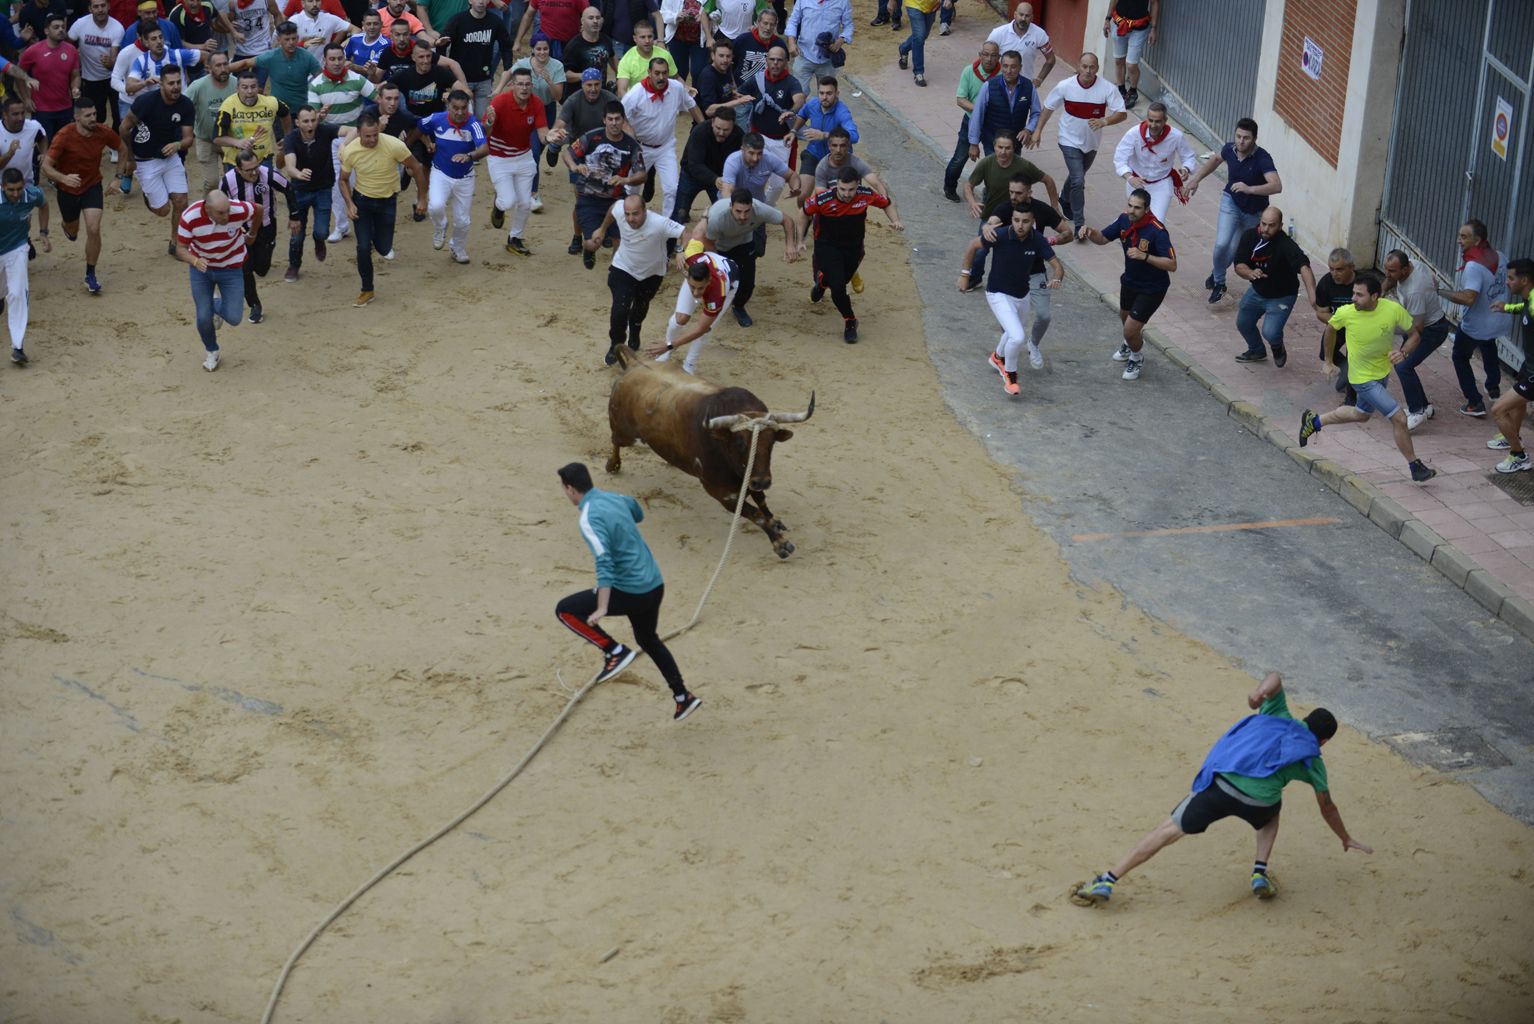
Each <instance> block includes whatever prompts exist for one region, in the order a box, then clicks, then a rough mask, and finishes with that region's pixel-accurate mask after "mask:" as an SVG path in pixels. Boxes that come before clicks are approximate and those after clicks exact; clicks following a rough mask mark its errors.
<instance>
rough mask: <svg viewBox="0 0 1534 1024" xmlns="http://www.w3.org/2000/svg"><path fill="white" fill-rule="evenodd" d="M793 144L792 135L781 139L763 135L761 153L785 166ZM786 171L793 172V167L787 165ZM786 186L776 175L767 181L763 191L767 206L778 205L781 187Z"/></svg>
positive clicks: (781, 191)
mask: <svg viewBox="0 0 1534 1024" xmlns="http://www.w3.org/2000/svg"><path fill="white" fill-rule="evenodd" d="M793 142H794V137H793V136H792V135H785V136H783V137H782V138H781V139H769V138H767V137H766V136H765V135H764V136H762V152H763V153H771V154H772V155H773V156H775V157H777V158H778V159H779V160H781V161H783V162H784V163H785V164H787V163H788V154H789V151H790V150H791V149H792V148H793ZM788 169H789V170H790V171H793V165H792V164H789V168H788ZM786 184H788V183H787V182H786V181H784V180H783V179H782V178H780V177H778V176H777V175H776V174H774V175H773V176H772V177H770V178H768V179H767V187H766V189H765V190H764V191H765V192H766V197H765V198H766V200H767V205H768V206H777V205H778V197H779V196H781V195H782V194H783V186H784V185H786Z"/></svg>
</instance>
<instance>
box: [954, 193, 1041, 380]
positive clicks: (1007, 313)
mask: <svg viewBox="0 0 1534 1024" xmlns="http://www.w3.org/2000/svg"><path fill="white" fill-rule="evenodd" d="M982 246H984V247H985V248H987V249H992V250H994V251H995V253H996V262H995V263H994V264H993V265H992V266H991V276H990V278H989V280H987V281H986V290H985V299H986V302H987V303H989V304H990V307H991V315H993V316H994V317H996V322H997V323H998V324H1000V325H1001V338H1000V339H999V340H998V341H997V342H996V350H995V351H994V352H992V353H991V355H990V364H991V367H992V368H993V369H994V370H995V371H996V372H997V373H999V374H1001V387H1002V390H1003V391H1005V392H1006V393H1007V394H1009V395H1016V394H1017V393H1018V392H1019V390H1021V389H1020V388H1019V387H1018V384H1017V353H1018V351H1019V350H1020V349H1022V347H1023V345H1024V344H1026V345H1027V346H1028V360H1029V363H1030V364H1031V365H1032V366H1033V367H1034V369H1039V368H1041V367H1043V365H1044V357H1043V355H1041V354H1040V353H1039V348H1038V345H1036V344H1035V343H1034V342H1033V341H1032V340H1031V339H1030V338H1029V337H1028V329H1027V326H1026V325H1027V323H1028V293H1029V290H1030V285H1031V283H1032V281H1033V275H1034V273H1035V272H1036V271H1037V270H1039V269H1041V268H1042V267H1044V266H1045V265H1046V264H1047V265H1048V266H1049V268H1050V269H1051V270H1052V271H1053V273H1052V274H1051V275H1050V276H1049V280H1048V281H1047V282H1045V285H1044V287H1045V288H1059V287H1060V282H1061V281H1062V280H1064V279H1065V267H1064V265H1062V264H1061V262H1060V259H1059V257H1057V256H1056V255H1055V250H1054V249H1053V248H1052V247H1051V246H1050V244H1049V243H1048V242H1047V241H1045V240H1044V236H1043V235H1042V234H1040V233H1039V232H1037V231H1035V230H1034V224H1033V211H1032V210H1030V209H1028V207H1027V206H1024V205H1021V204H1020V205H1018V206H1015V207H1013V208H1012V216H1011V220H1010V223H1009V224H1008V226H1006V227H1003V228H1001V229H999V230H997V231H996V232H995V233H994V235H993V236H992V237H991V238H989V239H987V238H985V237H981V238H977V239H975V240H974V241H972V242H970V243H969V249H968V250H967V251H966V252H965V253H964V260H963V266H961V267H960V268H959V291H961V292H962V291H968V290H969V289H968V286H969V267H970V263H971V262H972V261H973V260H974V258H975V254H976V253H977V252H979V251H980V249H981V247H982Z"/></svg>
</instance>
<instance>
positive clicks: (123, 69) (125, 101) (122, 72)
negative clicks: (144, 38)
mask: <svg viewBox="0 0 1534 1024" xmlns="http://www.w3.org/2000/svg"><path fill="white" fill-rule="evenodd" d="M143 54H144V51H143V50H140V49H139V48H138V44H137V43H131V44H129V45H127V46H124V47H123V48H122V49H121V50H120V51H118V54H117V60H116V62H115V63H114V64H113V65H112V88H114V89H116V90H117V103H118V107H117V112H118V113H119V114H126V113H127V112H128V108H129V107H131V106H133V97H132V96H129V95H128V69H129V68H131V67H132V66H133V62H134V61H135V60H137V59H138V58H139V57H140V56H142V55H143Z"/></svg>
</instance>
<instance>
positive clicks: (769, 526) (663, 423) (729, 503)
mask: <svg viewBox="0 0 1534 1024" xmlns="http://www.w3.org/2000/svg"><path fill="white" fill-rule="evenodd" d="M617 354H618V357H619V362H620V363H621V364H622V366H623V376H621V377H619V378H618V381H617V383H615V384H614V385H613V392H612V397H611V398H609V399H608V402H607V418H608V422H609V424H610V426H611V427H612V434H613V454H612V458H610V459H608V460H607V471H608V472H609V473H616V472H618V470H619V469H621V468H622V466H623V459H622V453H621V450H622V449H624V448H627V447H629V446H630V445H632V444H634V443H635V442H636V441H643V442H644V443H645V444H647V445H649V446H650V450H651V451H653V452H655V454H657V455H659V456H660V457H661V458H663V459H665V460H666V461H667V462H669V463H671V464H672V465H673V466H675V467H676V468H677V469H680V470H682V471H683V472H686V473H690V474H692V475H693V476H695V477H697V478H698V479H699V480H700V481H702V483H703V489H704V490H705V491H707V492H708V493H709V494H710V495H711V496H712V497H713V498H714V500H716V501H718V502H719V504H721V505H723V506H724V507H725V508H726V509H728V510H729V511H730V512H732V513H733V512H734V511H735V503H736V501H737V500H739V497H740V488H741V485H742V478H743V477H744V475H745V470H746V458H747V455H748V454H749V451H750V447H751V428H752V426H753V424H756V423H760V424H761V429H760V431H759V432H758V434H757V442H756V459H755V461H754V462H753V463H752V464H751V479H750V480H749V481H746V482H745V483H746V495H747V498H746V501H745V502H744V503H743V504H742V506H741V515H743V516H745V517H746V518H747V519H750V520H751V521H752V522H753V523H755V524H756V525H757V526H760V527H761V528H762V531H763V532H764V533H766V534H767V539H768V540H770V541H771V542H772V549H773V550H774V551H776V552H777V553H778V557H779V558H787V557H788V556H789V555H790V554H792V553H793V550H794V545H793V544H792V543H791V542H790V541H789V539H788V537H787V527H785V526H784V525H783V522H782V520H780V519H778V518H777V517H776V516H774V515H773V514H772V513H771V512H770V511H768V509H767V501H766V495H765V493H764V492H765V491H766V490H767V488H769V487H771V486H772V446H773V444H774V443H776V442H778V441H787V440H788V439H789V438H790V437H793V436H794V432H793V431H792V430H788V429H785V428H784V426H783V424H786V423H801V422H803V421H804V420H807V419H809V418H810V415H811V414H812V413H814V411H815V396H814V394H811V395H810V407H809V408H808V409H807V410H805V411H804V412H792V413H783V412H769V411H768V410H767V406H766V405H764V404H763V403H762V400H761V399H759V398H757V397H756V396H755V395H753V394H752V393H751V392H749V391H747V390H746V389H745V388H727V387H721V386H720V385H718V384H711V383H709V382H708V381H706V380H702V379H700V378H698V377H694V376H693V375H692V374H690V373H687V372H686V371H684V370H682V369H681V368H680V367H678V366H677V365H676V364H675V363H651V362H640V361H638V360H637V359H636V358H635V357H633V356H631V355H629V353H628V352H627V351H626V350H625V349H624V346H622V345H619V346H618V350H617Z"/></svg>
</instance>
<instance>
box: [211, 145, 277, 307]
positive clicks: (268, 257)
mask: <svg viewBox="0 0 1534 1024" xmlns="http://www.w3.org/2000/svg"><path fill="white" fill-rule="evenodd" d="M218 187H219V189H220V191H222V192H223V193H224V194H225V195H226V196H228V197H229V198H230V199H238V200H240V201H241V202H245V203H249V204H250V205H251V206H254V207H255V208H256V215H255V216H254V217H252V218H251V221H250V229H249V238H248V240H247V241H248V244H249V249H248V251H247V253H246V257H245V263H244V266H243V267H242V268H241V269H242V271H243V281H244V288H245V304H246V305H247V306H249V307H250V322H251V323H253V324H258V323H260V322H261V321H262V320H263V319H265V314H263V313H262V312H261V292H260V291H259V290H258V285H257V281H256V278H258V277H265V276H266V273H267V271H269V270H271V269H272V253H273V251H275V250H276V248H277V196H278V195H279V194H281V195H282V196H283V197H284V198H285V199H286V200H287V202H286V203H285V205H289V206H291V205H292V192H290V191H289V189H288V179H287V178H285V177H283V176H282V173H281V172H279V171H275V170H273V169H272V168H271V167H269V166H267V164H266V163H265V162H264V161H263V160H262V159H261V158H260V157H258V156H257V155H256V154H254V153H252V152H250V151H249V150H241V151H240V155H239V156H237V157H235V160H234V168H233V169H232V170H229V171H227V172H225V174H224V176H223V177H222V178H221V179H219V184H218Z"/></svg>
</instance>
